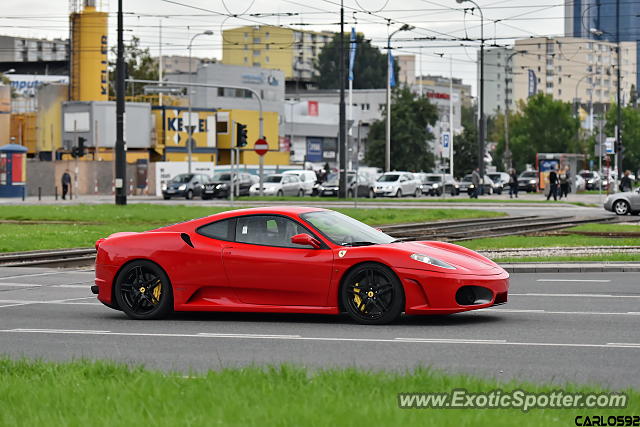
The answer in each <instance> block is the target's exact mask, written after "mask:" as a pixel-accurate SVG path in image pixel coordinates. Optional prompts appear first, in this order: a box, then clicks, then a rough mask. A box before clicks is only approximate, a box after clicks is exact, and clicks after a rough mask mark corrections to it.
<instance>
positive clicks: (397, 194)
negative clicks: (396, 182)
mask: <svg viewBox="0 0 640 427" xmlns="http://www.w3.org/2000/svg"><path fill="white" fill-rule="evenodd" d="M396 197H397V198H398V199H400V198H402V190H401V189H399V188H398V191H396Z"/></svg>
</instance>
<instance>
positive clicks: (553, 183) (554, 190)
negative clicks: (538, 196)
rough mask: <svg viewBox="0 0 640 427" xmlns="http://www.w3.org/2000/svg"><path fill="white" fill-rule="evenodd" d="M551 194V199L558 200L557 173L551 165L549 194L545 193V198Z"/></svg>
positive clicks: (548, 197)
mask: <svg viewBox="0 0 640 427" xmlns="http://www.w3.org/2000/svg"><path fill="white" fill-rule="evenodd" d="M551 196H553V200H558V174H557V173H556V167H555V166H552V167H551V172H549V194H548V195H547V200H549V199H550V198H551Z"/></svg>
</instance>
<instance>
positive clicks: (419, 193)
mask: <svg viewBox="0 0 640 427" xmlns="http://www.w3.org/2000/svg"><path fill="white" fill-rule="evenodd" d="M420 196H422V190H420V189H419V188H416V192H415V193H414V194H413V197H416V198H417V197H420Z"/></svg>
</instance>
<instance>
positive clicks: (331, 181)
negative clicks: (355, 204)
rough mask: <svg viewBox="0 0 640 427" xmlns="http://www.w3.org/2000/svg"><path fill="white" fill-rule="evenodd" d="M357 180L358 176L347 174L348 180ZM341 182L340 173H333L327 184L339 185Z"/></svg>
mask: <svg viewBox="0 0 640 427" xmlns="http://www.w3.org/2000/svg"><path fill="white" fill-rule="evenodd" d="M355 180H356V176H355V175H352V174H349V175H347V181H348V182H350V183H351V182H355ZM339 184H340V175H338V174H335V175H331V176H330V177H329V179H328V180H327V184H326V185H339Z"/></svg>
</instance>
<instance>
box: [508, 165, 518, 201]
mask: <svg viewBox="0 0 640 427" xmlns="http://www.w3.org/2000/svg"><path fill="white" fill-rule="evenodd" d="M514 196H515V198H516V199H517V198H518V174H516V170H515V169H513V168H511V169H510V170H509V198H510V199H513V197H514Z"/></svg>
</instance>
